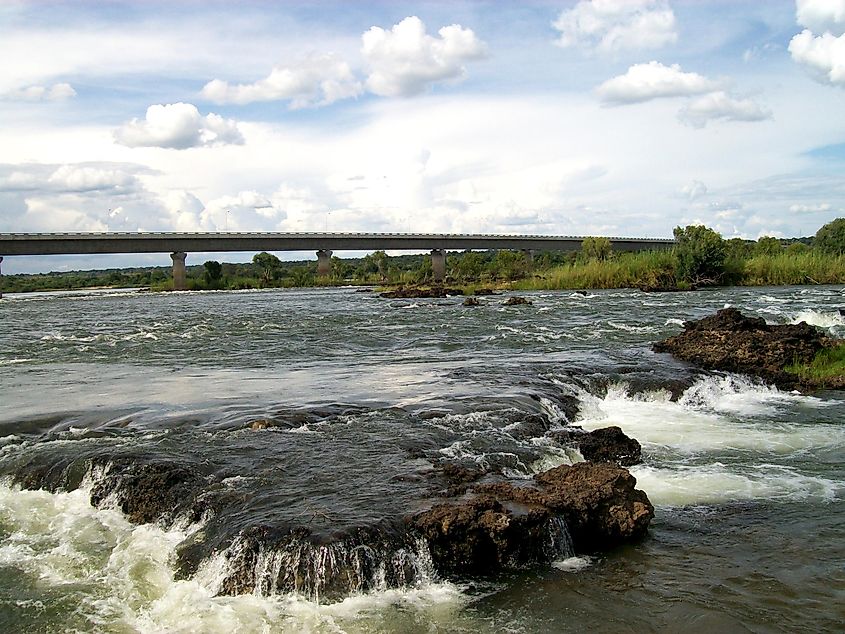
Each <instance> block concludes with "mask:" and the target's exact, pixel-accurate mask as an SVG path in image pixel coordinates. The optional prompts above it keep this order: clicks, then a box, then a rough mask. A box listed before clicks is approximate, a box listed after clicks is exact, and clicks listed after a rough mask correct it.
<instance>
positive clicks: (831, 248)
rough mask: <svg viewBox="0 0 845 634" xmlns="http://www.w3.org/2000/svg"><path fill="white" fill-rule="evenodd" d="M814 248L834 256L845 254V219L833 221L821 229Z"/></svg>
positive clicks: (817, 233)
mask: <svg viewBox="0 0 845 634" xmlns="http://www.w3.org/2000/svg"><path fill="white" fill-rule="evenodd" d="M813 246H815V247H818V248H819V249H821V250H822V251H824V252H825V253H830V254H832V255H842V254H843V253H845V218H837V219H836V220H832V221H830V222H828V223H827V224H826V225H824V226H823V227H822V228H821V229H819V230H818V231H817V232H816V237H815V239H814V240H813Z"/></svg>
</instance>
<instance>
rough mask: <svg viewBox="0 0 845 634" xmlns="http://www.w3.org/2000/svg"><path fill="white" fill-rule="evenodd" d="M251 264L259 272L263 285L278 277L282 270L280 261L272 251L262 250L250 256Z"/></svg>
mask: <svg viewBox="0 0 845 634" xmlns="http://www.w3.org/2000/svg"><path fill="white" fill-rule="evenodd" d="M252 264H253V266H255V267H256V268H257V269H258V270H259V271H260V273H261V281H262V282H263V283H264V285H265V286H267V285H269V284H270V283H272V282H273V281H275V280H277V279H279V276H280V274H281V271H282V261H281V260H280V259H279V258H277V257H276V256H275V255H273V254H272V253H267V252H266V251H262V252H261V253H256V254H255V255H254V256H253V257H252Z"/></svg>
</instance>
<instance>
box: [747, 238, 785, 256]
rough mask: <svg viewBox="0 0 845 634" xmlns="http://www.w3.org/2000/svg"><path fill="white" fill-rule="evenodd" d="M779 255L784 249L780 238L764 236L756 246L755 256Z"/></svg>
mask: <svg viewBox="0 0 845 634" xmlns="http://www.w3.org/2000/svg"><path fill="white" fill-rule="evenodd" d="M778 253H783V247H782V246H781V244H780V240H779V239H778V238H773V237H772V236H763V237H762V238H760V239H758V240H757V244H756V245H754V255H777V254H778Z"/></svg>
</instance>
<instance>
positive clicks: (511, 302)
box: [502, 296, 532, 306]
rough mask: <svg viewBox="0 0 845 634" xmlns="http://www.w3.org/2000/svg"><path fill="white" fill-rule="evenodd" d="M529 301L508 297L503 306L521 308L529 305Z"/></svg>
mask: <svg viewBox="0 0 845 634" xmlns="http://www.w3.org/2000/svg"><path fill="white" fill-rule="evenodd" d="M531 303H532V302H531V301H529V300H527V299H525V298H524V297H519V296H516V297H508V298H507V299H506V300H505V302H504V304H502V305H503V306H523V305H531Z"/></svg>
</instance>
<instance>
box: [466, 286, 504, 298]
mask: <svg viewBox="0 0 845 634" xmlns="http://www.w3.org/2000/svg"><path fill="white" fill-rule="evenodd" d="M472 294H473V295H477V296H479V297H481V296H482V295H500V294H501V293H497V292H496V291H494V290H493V289H492V288H476V289H475V290H474V291H473V292H472Z"/></svg>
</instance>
